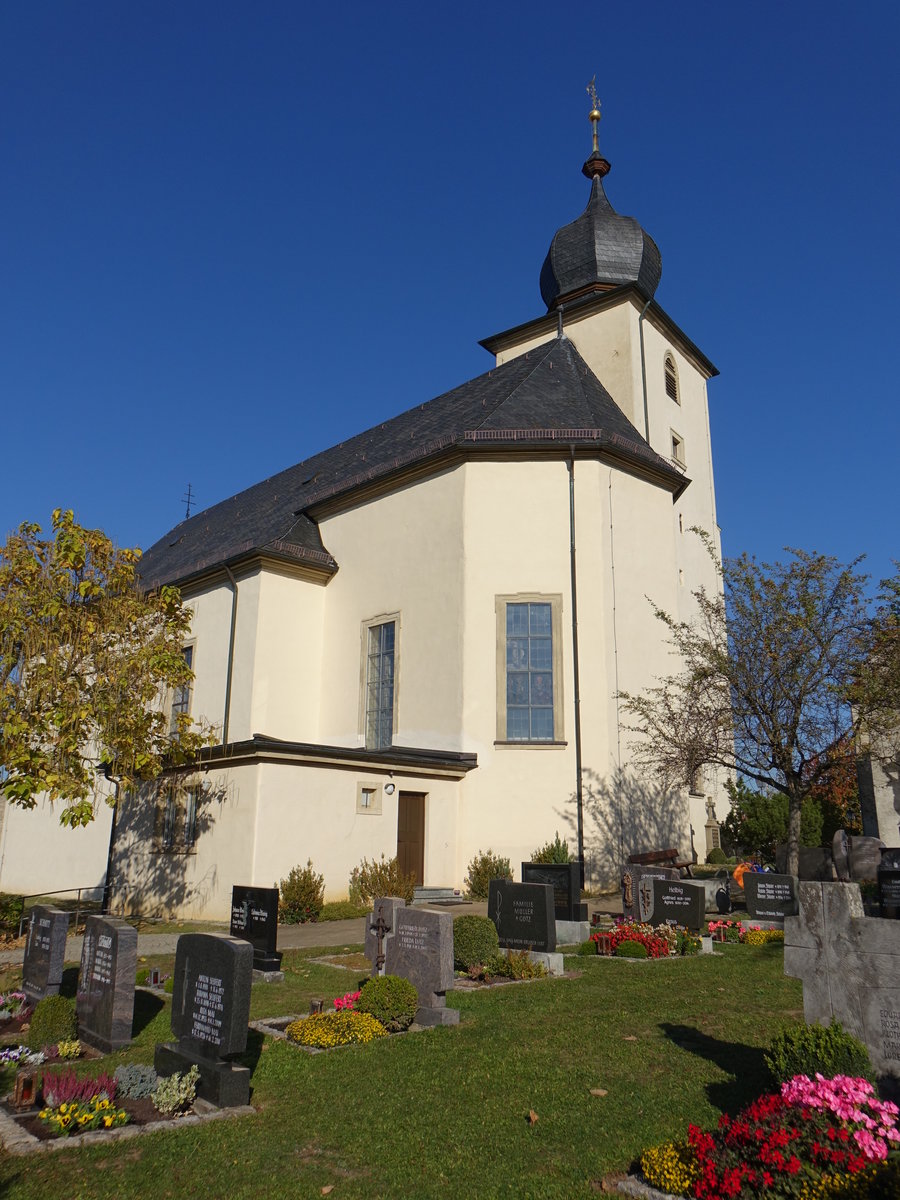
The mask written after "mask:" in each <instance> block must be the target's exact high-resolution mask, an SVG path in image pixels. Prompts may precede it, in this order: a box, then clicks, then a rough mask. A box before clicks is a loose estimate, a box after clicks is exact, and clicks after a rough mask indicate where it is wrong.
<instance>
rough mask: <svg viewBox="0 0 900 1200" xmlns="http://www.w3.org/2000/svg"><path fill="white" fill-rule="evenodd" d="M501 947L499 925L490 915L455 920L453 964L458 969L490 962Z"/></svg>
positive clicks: (468, 968) (467, 969)
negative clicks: (498, 935)
mask: <svg viewBox="0 0 900 1200" xmlns="http://www.w3.org/2000/svg"><path fill="white" fill-rule="evenodd" d="M499 948H500V939H499V938H498V937H497V927H496V925H495V924H494V922H493V921H492V920H491V919H490V917H477V916H474V915H472V916H467V917H458V918H457V919H456V920H455V921H454V922H453V966H454V968H455V969H456V970H457V971H470V970H471V969H472V967H478V966H484V965H486V964H487V963H489V962H490V961H491V960H492V959H493V958H494V956H495V955H496V953H497V951H498V950H499Z"/></svg>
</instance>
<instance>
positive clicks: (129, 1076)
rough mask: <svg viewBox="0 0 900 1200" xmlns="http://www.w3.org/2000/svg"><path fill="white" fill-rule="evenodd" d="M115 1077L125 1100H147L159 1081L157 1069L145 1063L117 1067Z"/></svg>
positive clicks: (121, 1095) (120, 1093)
mask: <svg viewBox="0 0 900 1200" xmlns="http://www.w3.org/2000/svg"><path fill="white" fill-rule="evenodd" d="M115 1079H116V1086H117V1088H118V1089H119V1096H120V1097H121V1098H122V1099H123V1100H146V1099H147V1097H148V1096H152V1095H153V1093H154V1092H155V1091H156V1087H157V1085H158V1083H159V1076H158V1075H157V1073H156V1071H155V1070H154V1069H153V1067H150V1066H147V1065H145V1064H144V1063H129V1064H128V1065H127V1066H125V1065H123V1066H121V1067H116V1075H115Z"/></svg>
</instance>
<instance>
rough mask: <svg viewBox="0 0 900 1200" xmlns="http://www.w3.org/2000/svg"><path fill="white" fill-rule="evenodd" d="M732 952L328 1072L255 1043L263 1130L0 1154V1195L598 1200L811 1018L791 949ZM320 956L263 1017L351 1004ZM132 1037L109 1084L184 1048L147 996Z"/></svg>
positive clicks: (586, 971)
mask: <svg viewBox="0 0 900 1200" xmlns="http://www.w3.org/2000/svg"><path fill="white" fill-rule="evenodd" d="M338 949H340V948H338ZM723 950H724V953H722V954H721V956H719V955H717V956H716V957H714V958H710V957H706V956H703V957H697V958H693V959H682V960H672V961H663V962H658V963H632V962H626V961H621V960H601V959H578V958H570V959H567V965H568V966H569V967H571V968H573V969H576V970H581V971H582V974H581V976H580V977H579V978H577V979H562V980H542V981H538V982H534V983H528V984H520V985H515V986H507V987H499V988H494V989H491V990H484V991H476V992H457V993H454V994H453V996H452V997H451V1003H453V1004H454V1005H455V1006H456V1007H458V1008H459V1009H460V1010H461V1013H462V1021H461V1024H460V1025H459V1027H457V1028H442V1029H436V1030H432V1031H429V1032H426V1033H422V1034H412V1035H407V1036H403V1037H392V1038H385V1039H384V1040H382V1041H378V1042H375V1043H373V1044H371V1045H369V1046H353V1047H348V1048H346V1049H341V1050H336V1051H331V1052H330V1053H327V1054H319V1055H308V1054H305V1053H303V1052H302V1051H299V1050H296V1049H294V1048H292V1047H290V1046H287V1045H285V1044H284V1043H281V1042H272V1041H269V1040H268V1039H263V1038H262V1037H260V1036H259V1035H257V1034H255V1033H254V1032H252V1031H251V1035H250V1041H249V1044H248V1051H247V1055H246V1060H245V1061H246V1062H247V1064H248V1065H250V1066H252V1068H253V1081H252V1082H253V1096H252V1103H253V1104H254V1105H255V1107H256V1108H257V1110H258V1111H257V1114H256V1116H254V1117H245V1118H241V1119H239V1120H234V1121H226V1122H213V1123H211V1124H208V1125H206V1126H202V1127H200V1128H198V1129H184V1130H183V1131H175V1132H166V1133H158V1134H152V1135H146V1136H144V1137H142V1138H139V1139H135V1140H132V1141H128V1142H124V1143H121V1144H120V1145H118V1146H116V1145H110V1146H109V1147H104V1148H98V1149H86V1148H84V1149H79V1148H77V1147H76V1146H75V1145H73V1146H72V1147H71V1148H68V1147H67V1148H66V1149H65V1150H63V1151H59V1152H57V1153H54V1154H50V1155H43V1154H42V1155H37V1156H32V1157H29V1158H10V1157H7V1156H0V1196H2V1197H3V1198H4V1200H6V1198H7V1197H8V1198H9V1200H20V1198H21V1200H25V1198H26V1197H33V1198H35V1200H37V1198H40V1200H45V1198H46V1197H47V1196H65V1197H72V1198H75V1197H84V1198H94V1197H96V1198H98V1200H99V1198H101V1197H110V1198H113V1197H116V1198H119V1197H121V1198H127V1197H134V1198H137V1197H147V1196H153V1197H182V1198H184V1197H187V1198H192V1197H200V1196H203V1197H219V1196H222V1197H233V1198H234V1200H241V1198H243V1197H247V1198H250V1197H254V1198H257V1197H265V1198H267V1200H268V1198H270V1197H271V1198H280V1197H302V1196H318V1195H321V1194H322V1188H324V1187H329V1186H331V1187H333V1191H332V1192H331V1193H330V1194H331V1196H332V1197H333V1200H344V1198H345V1197H347V1198H349V1197H366V1198H371V1197H394V1196H397V1197H401V1196H402V1197H410V1198H413V1200H419V1198H421V1200H426V1198H428V1197H441V1200H447V1198H448V1197H457V1196H459V1197H492V1196H516V1197H535V1198H537V1197H540V1198H542V1200H544V1198H552V1197H575V1196H590V1195H594V1194H596V1187H598V1186H599V1183H596V1182H595V1181H599V1180H600V1179H601V1178H602V1177H603V1176H604V1175H606V1174H607V1173H608V1172H611V1171H624V1170H627V1168H628V1165H629V1163H630V1162H631V1160H632V1159H633V1158H634V1156H635V1155H636V1154H637V1153H638V1152H639V1151H640V1149H641V1148H642V1147H643V1146H645V1145H648V1144H651V1143H653V1142H657V1141H661V1140H663V1139H664V1138H666V1137H670V1136H674V1135H680V1134H682V1133H683V1132H684V1130H685V1127H686V1124H687V1122H688V1121H689V1120H692V1121H695V1122H698V1123H701V1124H709V1123H712V1122H714V1121H715V1120H716V1118H717V1116H718V1114H719V1113H720V1112H721V1111H722V1110H724V1109H731V1110H734V1109H736V1108H738V1107H740V1106H741V1105H742V1104H744V1103H746V1102H747V1101H748V1100H749V1099H751V1098H752V1097H753V1096H754V1095H755V1094H757V1093H758V1092H759V1091H760V1090H761V1089H762V1088H763V1086H764V1084H765V1069H764V1065H763V1061H762V1050H763V1048H764V1047H765V1046H766V1045H767V1044H768V1042H769V1040H770V1038H771V1036H772V1035H773V1033H774V1032H775V1031H776V1030H777V1029H779V1028H780V1027H781V1026H782V1025H784V1024H786V1023H789V1022H794V1021H797V1020H799V1019H801V1016H802V995H801V986H800V984H799V983H798V982H797V981H796V980H793V979H787V978H785V976H784V974H783V949H782V947H781V946H779V945H769V946H761V947H748V946H725V947H723ZM323 953H327V951H323V950H319V949H317V950H315V951H297V952H288V953H287V954H286V955H285V966H286V968H287V978H286V981H285V983H284V984H283V985H279V984H259V985H256V986H255V987H254V989H253V1000H252V1016H253V1017H254V1018H256V1017H259V1016H263V1015H276V1014H279V1015H280V1014H284V1013H289V1012H301V1011H304V1010H305V1009H306V1008H308V1001H309V998H310V997H311V996H323V997H325V998H326V999H327V1000H330V999H331V998H332V997H334V996H335V995H340V994H343V992H345V991H347V990H348V989H349V988H350V987H351V986H352V985H353V984H354V983H355V979H356V976H355V975H354V974H353V973H352V972H349V971H346V970H341V969H340V968H336V967H329V966H324V965H320V964H315V963H311V962H309V959H310V958H311V957H316V956H321V955H322V954H323ZM171 961H172V960H171V959H168V960H165V959H159V960H155V959H154V960H151V964H152V965H155V964H156V963H157V962H158V963H159V964H160V965H162V966H164V967H166V966H169V965H170V964H171ZM68 982H70V981H68ZM135 1028H136V1029H137V1030H138V1033H137V1036H136V1039H135V1042H134V1043H133V1045H132V1046H131V1047H130V1048H129V1050H128V1051H126V1052H122V1053H120V1054H118V1055H111V1056H109V1058H108V1059H106V1060H105V1061H104V1063H103V1064H102V1065H104V1066H106V1067H107V1069H112V1068H113V1067H114V1066H115V1065H117V1064H118V1063H119V1062H123V1061H129V1060H131V1061H135V1060H144V1061H149V1060H150V1059H151V1058H152V1047H153V1044H154V1043H155V1042H156V1041H161V1040H164V1039H167V1038H169V1037H170V1036H171V1034H170V1032H169V1027H168V1006H167V1005H166V1004H164V1003H163V1002H162V1001H161V1000H159V999H158V998H156V997H154V996H149V995H148V994H147V993H138V1004H137V1010H136V1022H135ZM592 1088H594V1089H597V1088H602V1089H605V1091H606V1092H607V1094H606V1095H605V1096H602V1097H595V1096H592V1095H591V1089H592ZM532 1110H533V1111H534V1112H535V1113H536V1114H537V1121H536V1122H535V1123H534V1124H530V1123H529V1121H528V1114H529V1112H530V1111H532ZM592 1182H594V1183H595V1186H594V1188H592ZM326 1194H328V1193H326Z"/></svg>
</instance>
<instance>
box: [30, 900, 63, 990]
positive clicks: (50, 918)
mask: <svg viewBox="0 0 900 1200" xmlns="http://www.w3.org/2000/svg"><path fill="white" fill-rule="evenodd" d="M68 931H69V914H68V913H67V912H64V911H63V910H62V909H61V908H51V907H50V906H49V905H47V904H36V905H35V906H34V908H33V909H32V910H31V918H30V920H29V922H28V937H27V939H26V942H25V962H24V964H23V966H22V991H23V992H24V993H25V995H26V996H27V997H28V1000H29V1003H31V1004H37V1002H38V1001H39V1000H43V998H44V997H45V996H56V995H57V994H58V993H59V985H60V984H61V983H62V973H63V961H64V959H65V956H66V934H67V933H68Z"/></svg>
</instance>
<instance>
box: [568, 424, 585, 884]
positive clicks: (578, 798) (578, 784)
mask: <svg viewBox="0 0 900 1200" xmlns="http://www.w3.org/2000/svg"><path fill="white" fill-rule="evenodd" d="M568 468H569V574H570V577H571V587H572V664H573V668H574V675H575V812H576V815H577V821H578V862H579V874H580V876H581V886H582V887H584V797H583V794H582V771H581V679H580V674H579V669H578V575H577V571H576V565H575V447H574V446H570V447H569V462H568Z"/></svg>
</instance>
